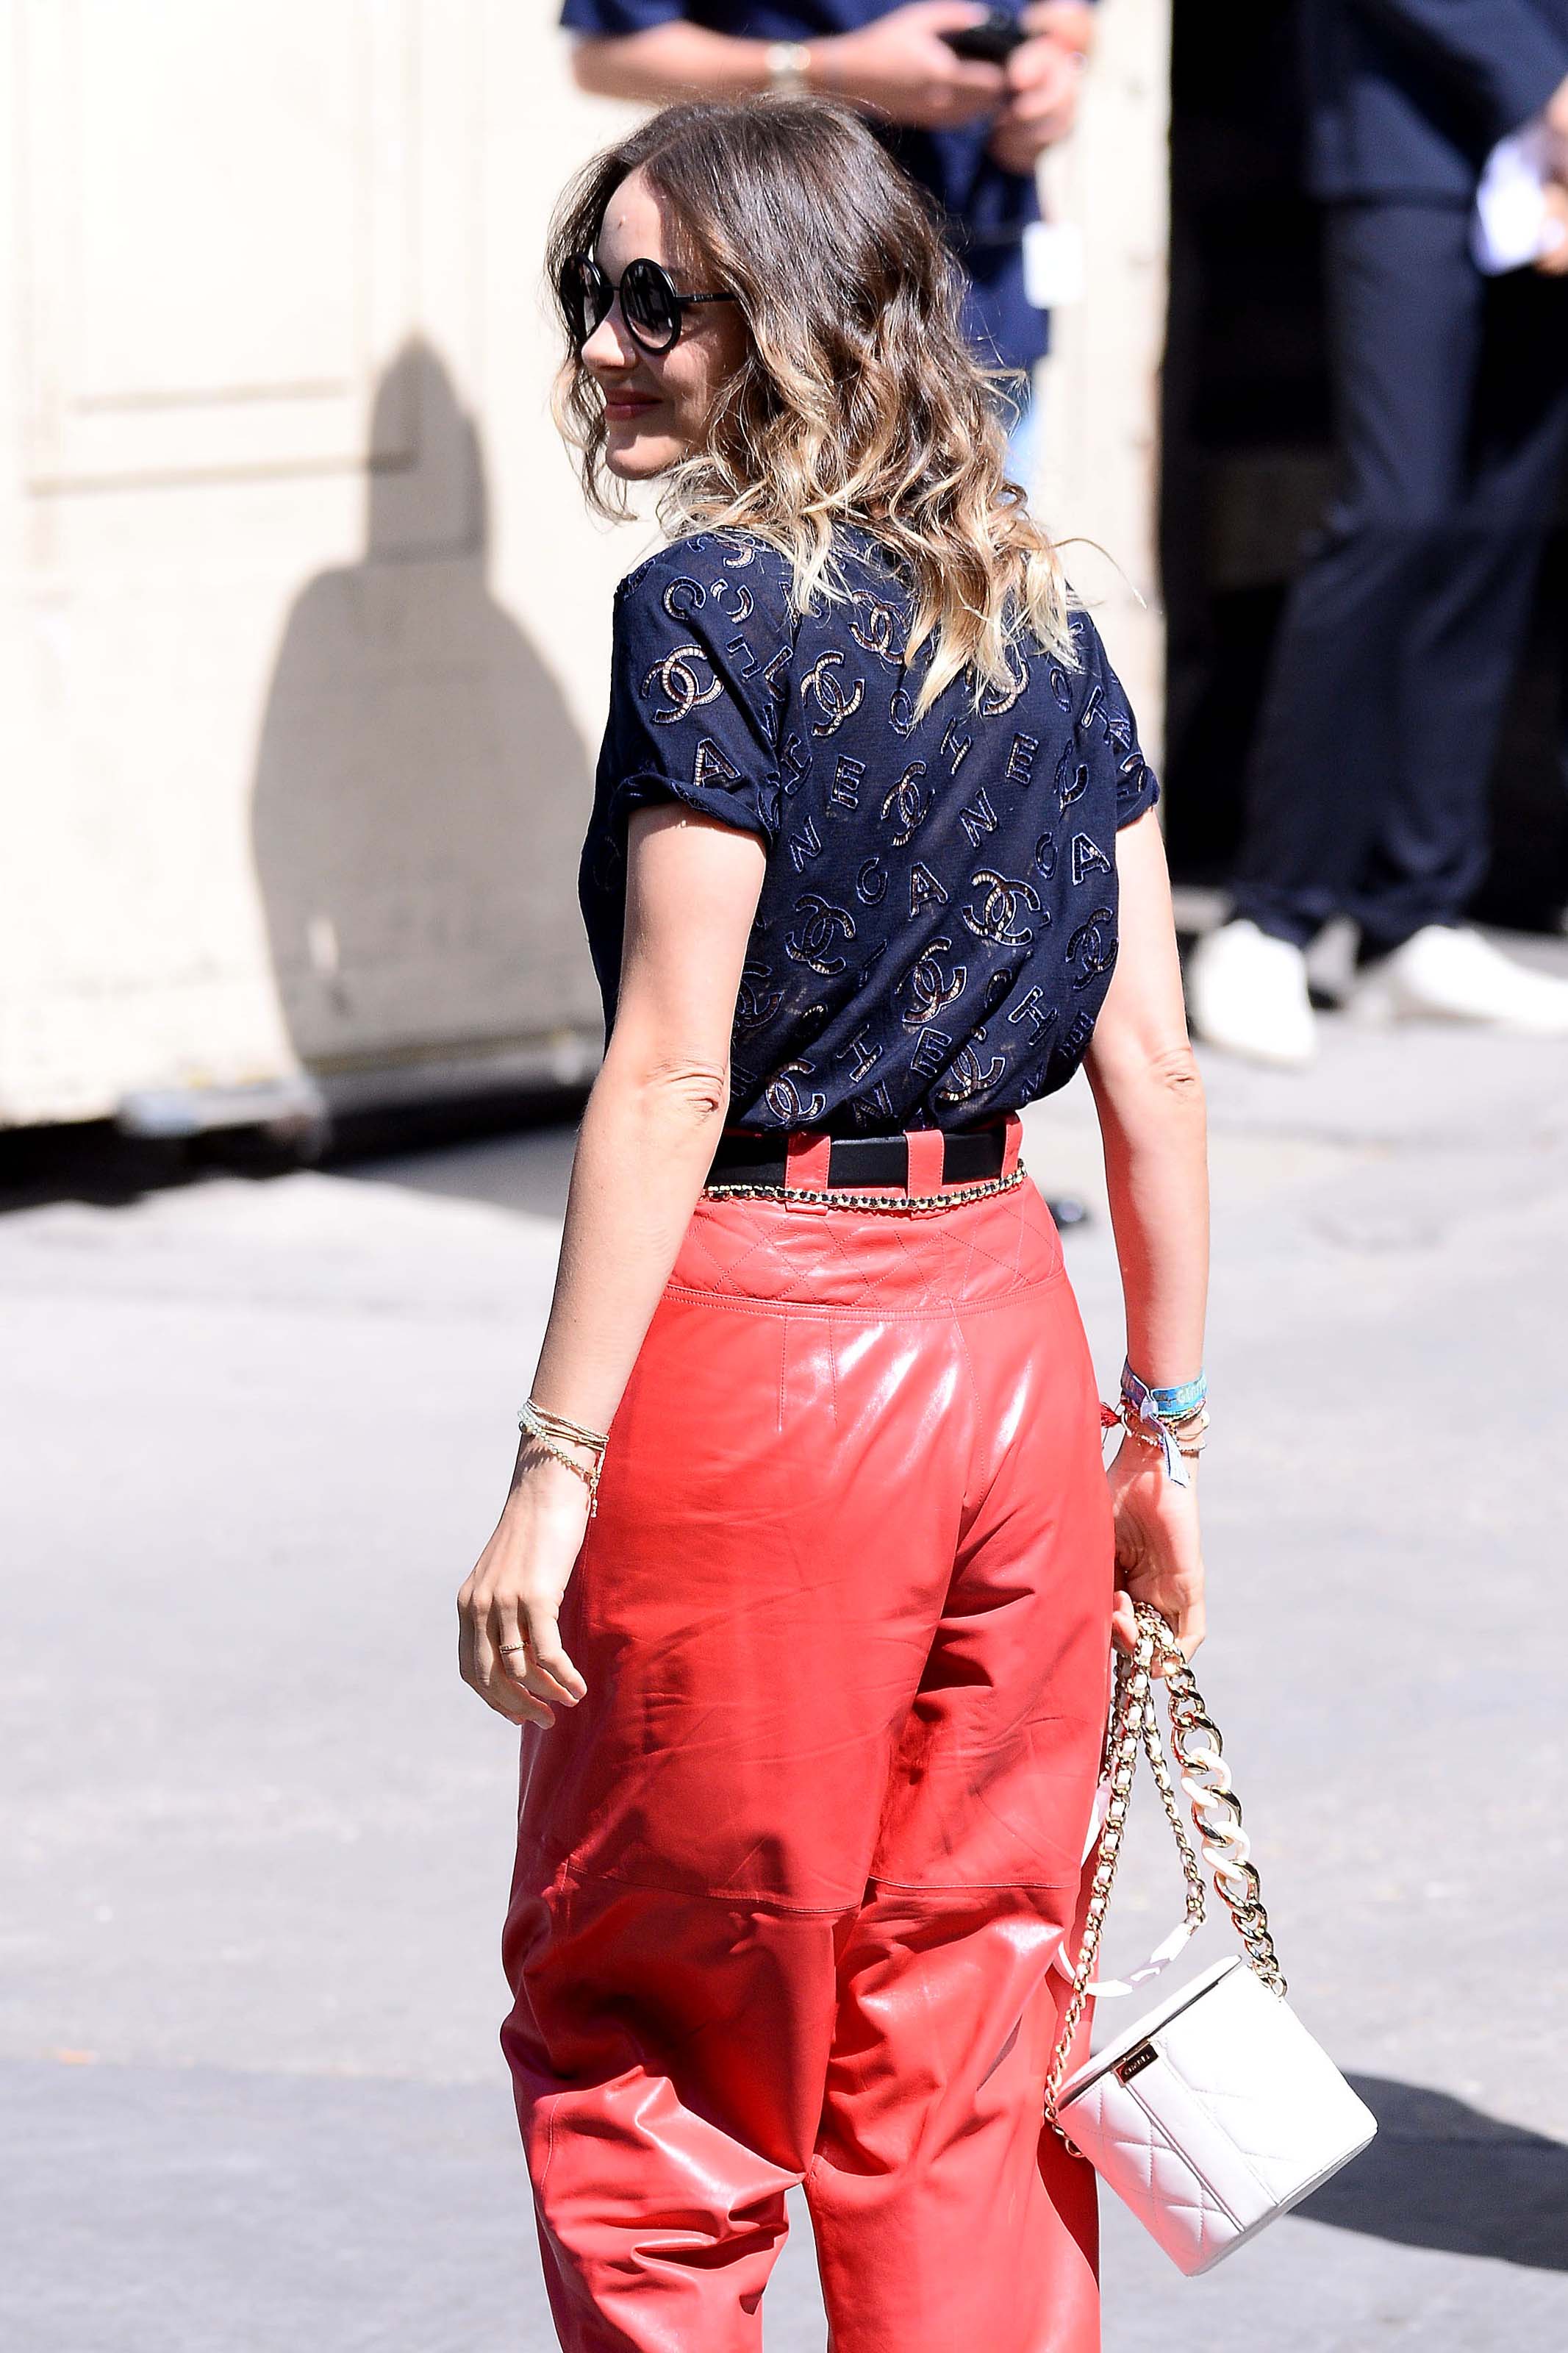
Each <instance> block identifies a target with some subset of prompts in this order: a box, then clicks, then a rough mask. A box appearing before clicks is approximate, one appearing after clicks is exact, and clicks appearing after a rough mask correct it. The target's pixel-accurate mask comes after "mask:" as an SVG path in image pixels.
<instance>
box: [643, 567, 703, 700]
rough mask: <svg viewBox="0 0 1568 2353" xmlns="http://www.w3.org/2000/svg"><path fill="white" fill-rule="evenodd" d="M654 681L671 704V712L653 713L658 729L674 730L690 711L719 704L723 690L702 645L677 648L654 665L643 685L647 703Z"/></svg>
mask: <svg viewBox="0 0 1568 2353" xmlns="http://www.w3.org/2000/svg"><path fill="white" fill-rule="evenodd" d="M671 585H672V586H674V585H678V584H674V583H672V584H671ZM693 665H695V667H693ZM704 671H706V672H707V674H708V683H707V685H706V686H704V685H703V683H702V674H703V672H704ZM655 680H657V681H658V691H659V692H660V694H662V695H663V697H664V699H665V701H666V702H668V705H669V709H668V711H656V712H654V714H653V723H654V725H655V726H656V727H673V726H674V725H675V723H676V721H677V720H678V719H684V718H686V716H687V715H688V713H689V712H693V711H697V710H700V707H701V706H702V704H703V703H705V702H717V701H718V699H719V696H720V695H721V692H722V691H723V690H722V688H721V686H720V683H719V681H718V680H717V678H715V677H714V675H713V665H712V664H711V662H710V660H709V659H708V656H707V655H706V654H705V653H704V652H703V650H702V649H701V647H700V646H677V647H676V649H675V650H674V652H673V653H668V654H666V655H665V657H664V659H663V660H662V661H656V662H655V664H654V666H653V668H652V669H651V670H649V672H648V674H647V677H646V678H645V679H644V681H643V682H642V697H643V701H644V702H647V700H648V698H649V697H650V696H651V695H652V693H653V691H654V681H655Z"/></svg>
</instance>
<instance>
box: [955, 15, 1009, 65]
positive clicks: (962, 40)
mask: <svg viewBox="0 0 1568 2353" xmlns="http://www.w3.org/2000/svg"><path fill="white" fill-rule="evenodd" d="M942 39H943V40H944V41H945V42H946V43H947V46H948V47H949V48H950V49H951V50H952V52H953V55H954V56H955V57H960V58H973V61H974V62H975V63H976V64H979V65H988V66H1000V65H1005V64H1006V62H1007V59H1008V58H1010V57H1011V56H1012V54H1013V52H1014V50H1015V49H1016V48H1018V47H1021V46H1022V45H1023V43H1024V42H1025V41H1026V40H1027V39H1028V35H1027V34H1026V32H1025V30H1024V27H1023V26H1022V25H1021V24H1020V23H1019V21H1018V19H1017V17H1016V16H1014V14H1013V12H1012V10H1011V9H1009V8H991V9H988V10H987V11H986V13H985V15H984V16H983V17H982V18H981V20H980V22H979V24H978V25H961V26H959V27H958V29H957V31H956V32H952V33H943V34H942Z"/></svg>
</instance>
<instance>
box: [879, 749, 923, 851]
mask: <svg viewBox="0 0 1568 2353" xmlns="http://www.w3.org/2000/svg"><path fill="white" fill-rule="evenodd" d="M925 772H926V764H925V762H924V761H923V760H911V761H910V765H909V766H908V767H907V768H906V769H905V770H904V773H903V775H902V776H900V778H899V781H898V783H897V784H896V785H895V786H893V789H892V791H891V792H890V793H889V795H888V797H887V798H886V800H885V801H884V802H883V803H882V822H883V824H884V825H886V823H887V821H888V819H889V817H890V818H893V820H894V823H895V824H896V826H897V828H898V830H897V832H896V833H895V834H894V836H893V848H894V849H906V848H907V847H908V846H909V844H910V842H911V841H912V840H913V839H914V838H915V835H916V834H917V833H918V832H919V830H920V828H921V824H922V822H923V820H924V818H925V816H926V813H927V811H928V810H929V809H930V807H931V786H929V785H922V784H921V777H922V776H924V775H925Z"/></svg>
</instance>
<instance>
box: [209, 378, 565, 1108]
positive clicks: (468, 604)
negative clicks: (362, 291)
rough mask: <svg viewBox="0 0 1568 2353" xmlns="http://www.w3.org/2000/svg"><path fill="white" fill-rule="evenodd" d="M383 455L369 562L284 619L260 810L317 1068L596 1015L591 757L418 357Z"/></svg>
mask: <svg viewBox="0 0 1568 2353" xmlns="http://www.w3.org/2000/svg"><path fill="white" fill-rule="evenodd" d="M371 448H372V450H373V451H374V452H375V453H376V455H375V457H374V459H373V461H372V464H371V467H370V470H369V472H368V476H367V480H368V502H367V511H366V531H365V551H364V555H363V559H362V560H361V561H360V562H359V563H357V564H353V565H347V566H345V567H343V568H342V569H341V570H336V571H331V572H324V573H321V575H319V576H318V577H317V578H315V579H314V580H311V581H310V583H309V584H308V585H307V586H306V587H305V588H304V589H303V591H302V592H301V594H300V596H299V598H298V599H297V601H296V603H295V605H294V607H293V609H292V610H291V612H290V613H289V620H288V624H287V628H286V629H285V631H284V636H283V642H282V648H281V650H280V652H279V657H278V665H277V669H276V670H275V671H274V673H273V678H272V682H271V686H270V689H269V691H268V699H267V709H266V714H265V717H264V719H263V722H262V728H261V739H260V747H259V751H258V758H257V769H256V786H255V798H254V803H253V818H252V822H253V829H254V841H255V850H256V862H257V869H258V880H259V884H260V889H261V894H262V902H263V905H264V908H265V913H266V919H267V925H268V938H269V943H270V948H271V955H272V963H273V969H274V973H275V975H276V979H277V985H278V989H279V997H280V999H281V1002H282V1006H283V1012H284V1018H285V1019H286V1021H287V1023H288V1027H289V1036H290V1038H291V1039H292V1042H293V1045H294V1048H295V1050H296V1052H297V1053H298V1054H299V1056H300V1060H301V1061H302V1062H305V1063H308V1064H312V1065H315V1066H317V1067H319V1068H325V1069H332V1068H341V1067H350V1068H352V1067H353V1066H354V1065H356V1064H363V1063H366V1062H375V1061H378V1060H384V1059H386V1058H388V1057H389V1056H397V1057H400V1058H405V1057H408V1056H409V1055H411V1054H412V1055H414V1056H417V1055H419V1054H421V1053H426V1054H429V1055H431V1056H433V1057H438V1056H440V1055H442V1054H443V1053H457V1052H463V1051H471V1050H474V1049H475V1048H479V1049H481V1050H483V1049H489V1048H502V1047H505V1046H508V1045H510V1044H512V1043H515V1042H519V1041H521V1040H524V1039H531V1038H536V1037H538V1036H539V1035H540V1034H541V1033H544V1032H549V1031H551V1030H552V1029H557V1028H561V1027H565V1026H572V1025H578V1024H593V1023H595V1022H596V1019H597V999H596V997H595V993H594V990H593V987H592V979H591V975H590V973H589V968H588V965H587V958H586V954H585V951H584V949H583V947H582V945H581V942H580V938H579V925H578V918H577V908H576V862H577V850H578V846H579V843H580V841H581V838H582V832H583V828H584V823H585V821H586V812H587V798H588V788H589V786H588V777H589V770H588V761H587V757H586V754H585V752H584V745H583V743H582V741H581V739H580V737H579V735H578V733H577V731H576V729H575V727H574V724H573V723H572V719H571V717H570V714H569V712H568V711H567V707H566V704H565V702H564V699H563V695H562V692H561V690H560V688H559V687H558V686H557V684H556V682H555V681H554V679H553V678H552V675H551V672H550V670H549V669H548V667H547V665H546V664H545V662H544V661H543V660H542V658H541V656H540V655H539V654H538V653H537V652H536V651H535V649H533V647H532V646H531V644H530V643H529V640H528V639H527V638H526V637H525V636H524V635H523V633H522V631H521V629H520V628H518V626H517V623H516V622H515V621H514V620H513V619H512V618H511V617H510V614H508V613H507V612H506V611H505V610H504V609H503V607H501V606H500V604H498V603H497V601H496V599H495V598H494V596H492V595H491V594H490V590H489V585H488V582H487V577H486V575H487V559H488V550H489V522H488V512H487V499H486V486H485V475H484V462H483V454H482V450H481V448H480V442H479V433H478V431H477V429H476V427H475V425H474V421H473V419H472V418H471V417H468V415H466V414H465V413H464V411H463V409H462V407H461V406H460V404H459V402H458V396H457V393H456V391H455V389H454V387H453V384H452V380H451V378H450V376H449V375H447V370H446V368H445V367H444V366H443V365H442V363H441V361H440V359H439V358H438V357H437V354H436V353H434V352H433V351H432V350H431V349H430V348H429V346H428V345H426V344H425V343H419V342H413V343H408V344H407V345H405V348H404V350H403V351H402V352H401V353H399V354H398V356H397V358H396V359H395V361H394V362H393V364H391V365H390V366H389V368H388V369H387V371H386V374H385V375H384V377H383V379H382V381H381V384H380V385H379V387H378V389H377V395H376V403H375V415H374V425H373V429H372V436H371Z"/></svg>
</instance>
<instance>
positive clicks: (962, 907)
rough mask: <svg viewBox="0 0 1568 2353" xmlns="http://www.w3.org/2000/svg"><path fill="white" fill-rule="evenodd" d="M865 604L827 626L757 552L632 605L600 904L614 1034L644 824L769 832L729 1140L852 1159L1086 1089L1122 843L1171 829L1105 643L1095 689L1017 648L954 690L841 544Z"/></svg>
mask: <svg viewBox="0 0 1568 2353" xmlns="http://www.w3.org/2000/svg"><path fill="white" fill-rule="evenodd" d="M840 547H841V557H842V575H843V578H844V580H845V583H846V586H847V587H848V588H849V590H850V592H851V596H850V601H849V602H848V603H843V602H839V603H832V604H830V603H827V602H826V601H825V600H822V599H819V600H818V603H817V608H816V611H815V612H812V613H808V614H807V615H805V617H801V616H799V615H798V614H796V613H795V609H794V607H793V606H792V605H791V603H790V599H789V580H790V567H789V565H788V563H787V562H786V561H785V559H784V557H783V556H781V555H780V554H778V553H777V552H776V550H774V549H773V548H770V547H768V546H766V545H765V544H764V543H762V542H760V541H757V540H755V539H752V538H751V537H750V536H748V535H746V534H743V533H730V532H707V533H700V534H698V535H696V536H693V537H691V538H689V539H681V540H677V541H675V542H673V543H671V544H670V545H669V546H668V547H665V548H661V549H660V550H659V552H658V554H656V555H653V556H651V557H650V558H649V559H648V561H647V563H646V564H643V565H639V567H638V568H637V571H635V572H633V573H631V574H630V575H628V577H627V578H626V579H625V580H623V581H622V582H621V584H620V586H619V588H618V589H617V591H616V615H615V639H614V650H613V656H612V673H611V689H610V717H609V723H608V726H607V727H606V729H605V743H604V749H603V751H602V753H601V754H600V758H599V768H598V778H597V784H596V786H595V801H594V813H593V817H592V818H591V820H590V823H589V828H588V835H587V839H586V841H585V843H584V849H583V864H582V872H581V877H580V889H581V897H582V904H583V913H584V921H585V923H586V925H587V931H588V942H589V946H590V948H591V950H592V952H593V957H594V965H595V971H596V973H597V975H598V979H599V985H600V987H601V989H602V991H603V994H604V1000H605V1029H606V1033H607V1031H608V1029H609V1027H610V1025H611V1024H612V1023H613V1021H614V1019H615V1010H616V988H617V985H618V980H619V973H620V959H621V939H622V929H623V921H624V911H625V902H626V820H627V818H628V816H629V814H630V812H631V811H632V810H633V809H634V808H640V807H645V806H647V804H649V803H651V802H658V801H666V800H670V799H674V800H679V801H683V802H685V803H686V804H687V805H688V806H689V807H692V808H695V809H700V810H701V811H703V812H704V813H705V814H706V815H708V816H710V817H712V818H718V819H720V820H721V822H722V823H724V824H726V825H732V826H737V827H740V828H743V829H745V830H746V831H748V832H752V833H755V834H757V835H758V836H759V837H760V838H761V839H762V840H763V843H764V844H765V846H766V849H767V870H766V873H765V876H764V879H763V890H762V897H761V900H760V902H759V903H758V907H757V913H756V919H755V922H754V923H753V925H752V934H751V938H750V942H749V944H748V948H747V955H746V962H745V970H744V975H743V977H742V984H741V992H740V997H739V1000H738V1002H737V1005H736V1008H735V1025H734V1032H733V1039H732V1057H731V1099H730V1124H731V1125H732V1126H737V1127H747V1128H763V1129H788V1128H797V1127H812V1128H819V1129H821V1128H826V1129H829V1130H831V1131H832V1132H833V1133H834V1134H890V1133H896V1132H897V1131H898V1130H899V1129H900V1128H905V1127H944V1128H955V1127H973V1126H976V1125H978V1124H982V1123H983V1122H984V1121H985V1120H988V1119H993V1118H994V1117H995V1116H996V1115H997V1114H998V1113H1002V1112H1004V1111H1010V1110H1017V1109H1021V1108H1022V1106H1023V1105H1024V1104H1025V1103H1030V1102H1033V1101H1035V1100H1037V1098H1038V1097H1039V1096H1041V1095H1047V1094H1050V1093H1051V1092H1053V1091H1054V1090H1055V1089H1056V1088H1058V1087H1060V1086H1064V1085H1065V1084H1066V1083H1067V1082H1068V1079H1069V1078H1070V1077H1071V1076H1072V1074H1073V1072H1074V1071H1076V1070H1077V1068H1078V1066H1079V1062H1080V1061H1081V1060H1082V1059H1083V1053H1084V1049H1085V1047H1086V1046H1087V1045H1088V1043H1089V1035H1090V1032H1091V1031H1092V1029H1093V1028H1094V1023H1095V1018H1096V1016H1097V1014H1098V1013H1099V1011H1100V1006H1101V1004H1102V1003H1103V1001H1104V997H1105V992H1106V989H1107V987H1108V986H1109V985H1110V971H1111V966H1112V965H1113V964H1114V962H1115V960H1116V905H1117V895H1116V831H1117V828H1118V827H1119V826H1121V825H1125V824H1127V823H1129V822H1130V821H1131V819H1132V818H1136V817H1140V816H1142V812H1143V811H1144V810H1145V809H1146V808H1149V807H1152V804H1153V802H1154V800H1155V799H1156V797H1158V791H1159V787H1158V786H1157V785H1156V783H1155V781H1154V777H1153V776H1152V772H1151V771H1150V769H1149V768H1148V767H1147V766H1146V765H1145V764H1144V761H1143V757H1142V754H1141V752H1140V751H1139V748H1138V739H1137V736H1136V733H1134V730H1133V724H1132V720H1131V714H1130V713H1129V711H1128V708H1127V702H1126V698H1125V696H1124V695H1123V693H1122V691H1121V686H1120V684H1119V683H1118V681H1117V679H1116V677H1115V674H1114V672H1113V671H1112V670H1111V668H1110V663H1109V662H1108V661H1107V660H1106V658H1105V652H1104V649H1103V648H1102V646H1101V644H1100V637H1099V633H1098V631H1097V630H1096V629H1095V627H1094V624H1093V622H1092V621H1090V620H1089V617H1088V616H1087V615H1086V614H1084V613H1078V614H1075V615H1074V617H1073V625H1072V626H1073V635H1074V638H1075V639H1076V641H1077V647H1078V655H1079V659H1078V664H1077V666H1076V667H1073V668H1069V667H1068V666H1067V665H1066V664H1064V663H1062V662H1060V661H1058V660H1057V659H1054V658H1052V657H1051V656H1049V655H1047V654H1046V653H1045V652H1044V651H1043V650H1039V649H1033V648H1031V649H1029V650H1028V653H1027V659H1025V654H1024V651H1023V650H1022V649H1019V650H1017V651H1016V653H1015V657H1014V659H1015V662H1016V676H1015V679H1014V682H1013V684H1012V685H1011V686H1010V687H1008V688H1006V689H1005V690H1001V691H998V690H996V689H994V688H988V689H987V690H986V691H985V692H984V695H983V696H982V698H981V700H980V703H979V706H978V708H976V706H975V703H974V699H973V688H972V682H971V681H969V680H967V679H963V678H959V679H955V680H953V681H952V682H951V683H950V684H949V685H948V686H947V687H946V688H944V690H943V691H942V694H941V695H940V696H939V697H938V698H937V700H936V702H934V703H933V704H932V705H931V709H930V710H929V711H928V712H926V714H925V716H924V717H923V718H921V719H917V718H916V716H915V698H916V693H917V691H918V688H919V684H920V680H921V674H922V672H923V669H924V665H925V663H926V662H927V661H928V660H929V658H930V649H929V645H928V646H927V647H926V648H922V649H921V652H920V653H919V654H918V655H917V656H916V659H915V661H914V663H913V664H910V665H906V664H905V662H904V660H903V659H902V652H901V649H902V648H903V646H904V644H905V642H906V640H907V637H908V628H909V611H910V602H909V594H908V590H907V588H906V586H904V584H903V582H902V580H901V579H900V576H899V575H898V573H897V571H896V570H895V569H894V568H893V566H892V565H891V563H890V561H889V559H888V558H887V556H886V555H885V554H883V552H882V550H881V549H880V548H879V546H878V544H877V543H876V542H875V541H874V540H872V539H870V538H869V537H868V536H865V535H862V534H859V533H855V534H847V535H846V536H845V537H844V538H843V539H842V540H841V542H840Z"/></svg>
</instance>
